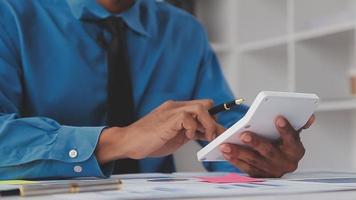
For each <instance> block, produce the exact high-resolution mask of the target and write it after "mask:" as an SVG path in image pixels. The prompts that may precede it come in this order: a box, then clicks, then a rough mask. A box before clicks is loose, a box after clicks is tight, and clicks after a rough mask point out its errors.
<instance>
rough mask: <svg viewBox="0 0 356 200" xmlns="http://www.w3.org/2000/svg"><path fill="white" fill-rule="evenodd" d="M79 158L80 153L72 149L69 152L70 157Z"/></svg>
mask: <svg viewBox="0 0 356 200" xmlns="http://www.w3.org/2000/svg"><path fill="white" fill-rule="evenodd" d="M77 156H78V151H77V150H75V149H72V150H70V151H69V157H71V158H76V157H77Z"/></svg>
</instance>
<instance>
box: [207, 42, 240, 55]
mask: <svg viewBox="0 0 356 200" xmlns="http://www.w3.org/2000/svg"><path fill="white" fill-rule="evenodd" d="M210 44H211V46H212V48H213V49H214V51H215V52H217V53H220V52H221V53H224V52H231V51H234V49H235V48H234V45H232V44H224V43H216V42H212V43H210Z"/></svg>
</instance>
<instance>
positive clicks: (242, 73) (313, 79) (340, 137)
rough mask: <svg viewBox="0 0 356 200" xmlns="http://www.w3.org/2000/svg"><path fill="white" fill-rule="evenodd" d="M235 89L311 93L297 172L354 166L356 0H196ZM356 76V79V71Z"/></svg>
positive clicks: (250, 93)
mask: <svg viewBox="0 0 356 200" xmlns="http://www.w3.org/2000/svg"><path fill="white" fill-rule="evenodd" d="M194 2H195V11H194V12H195V14H196V16H197V18H198V20H199V21H200V22H201V23H202V24H203V25H204V26H205V28H206V30H207V32H208V35H209V39H210V42H211V44H212V46H213V48H214V49H215V51H216V53H217V55H218V57H219V59H220V63H221V65H222V67H223V71H224V72H225V75H226V78H227V80H228V81H229V83H230V85H231V87H232V89H233V91H234V93H235V94H236V95H237V96H240V97H245V98H246V99H247V100H248V103H251V102H252V100H253V99H254V98H255V95H256V94H257V93H258V92H259V91H261V90H279V91H290V92H312V93H317V94H318V95H319V96H320V97H321V105H320V107H319V109H318V111H317V113H316V117H317V121H316V123H315V124H314V126H313V127H312V128H310V130H307V131H304V132H303V134H302V139H303V142H304V144H305V147H306V149H307V152H306V155H305V157H304V159H303V160H302V162H301V164H300V168H299V170H301V171H303V170H313V169H315V170H350V171H351V170H352V171H356V98H355V95H354V94H352V92H351V84H350V77H351V75H352V74H350V72H355V71H356V70H355V69H356V52H355V49H356V9H355V8H356V0H313V1H310V0H270V1H266V0H194ZM353 76H356V75H355V73H353Z"/></svg>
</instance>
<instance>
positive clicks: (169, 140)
mask: <svg viewBox="0 0 356 200" xmlns="http://www.w3.org/2000/svg"><path fill="white" fill-rule="evenodd" d="M110 16H114V17H116V18H118V19H122V20H123V21H124V23H125V26H127V28H128V31H127V40H126V42H127V44H128V45H127V54H128V59H129V60H130V74H131V76H130V78H131V81H132V95H133V103H134V108H135V110H134V111H135V118H136V122H135V123H133V124H131V125H130V126H127V127H107V124H106V118H107V90H106V89H107V84H108V83H107V82H108V78H107V77H108V68H107V62H108V61H107V57H106V51H107V49H106V45H105V44H106V43H107V42H108V41H110V39H111V37H112V36H111V34H110V33H109V32H108V31H107V29H105V28H103V27H102V26H100V25H99V23H97V22H100V21H101V20H104V19H106V18H108V17H110ZM193 99H212V100H213V101H214V102H215V103H221V102H224V101H226V100H230V99H233V95H232V93H231V92H230V90H229V87H228V85H227V84H226V82H225V80H224V78H223V75H222V73H221V70H220V68H219V64H218V62H217V59H216V56H215V55H214V53H213V51H212V49H211V47H210V46H209V44H208V40H207V37H206V35H205V33H204V31H203V28H202V27H201V25H200V24H199V23H198V22H197V21H196V20H195V19H194V18H193V17H192V16H190V15H188V14H186V13H184V12H183V11H180V10H178V9H175V8H173V7H171V6H169V5H167V4H165V3H159V2H156V1H153V0H137V1H133V0H116V1H114V0H97V1H96V0H60V1H55V0H36V1H28V0H2V1H0V179H40V178H63V177H83V176H97V177H107V176H109V175H110V174H111V171H112V161H114V160H117V159H121V158H133V159H140V160H139V168H140V172H172V171H174V166H173V160H172V157H171V155H170V154H171V153H173V152H174V151H175V150H176V149H177V148H179V147H180V146H182V145H183V144H184V143H185V142H187V141H188V140H190V139H205V140H211V139H212V138H214V137H215V136H216V135H217V134H220V133H221V132H222V131H223V128H222V127H221V126H220V125H219V124H222V125H224V126H225V127H228V126H230V125H231V124H232V123H234V122H235V121H237V120H238V119H239V118H241V117H242V116H243V115H244V113H245V112H246V107H240V108H238V109H236V110H235V111H234V112H228V113H224V114H223V115H221V116H219V120H218V122H219V124H218V123H217V122H215V120H214V119H213V118H212V117H211V116H210V115H209V114H208V112H207V109H208V108H210V107H211V106H212V104H213V103H212V101H211V100H195V101H191V100H193ZM312 121H313V118H312V119H311V120H310V121H309V123H308V124H307V125H306V127H308V126H309V125H310V124H311V123H312ZM276 125H277V128H278V130H279V131H280V135H281V140H282V141H283V142H281V143H276V142H273V141H268V140H266V139H263V138H260V137H258V136H256V135H255V134H253V133H246V134H244V135H243V136H242V140H243V141H244V142H245V143H246V144H247V145H249V146H250V147H251V148H244V147H241V146H237V145H229V144H225V145H222V146H221V151H222V152H223V154H224V156H225V158H226V159H227V160H228V161H229V162H230V164H229V163H227V162H226V163H209V164H206V167H207V169H209V170H225V171H234V170H237V168H240V169H241V170H242V171H244V172H247V173H249V174H250V175H252V176H260V177H278V176H281V175H283V174H284V173H286V172H291V171H294V170H295V168H296V166H297V164H298V162H299V160H300V159H301V158H302V156H303V154H304V148H303V145H302V143H301V142H300V139H299V134H298V133H296V131H295V130H293V129H292V128H291V126H290V125H289V124H288V122H287V121H286V120H285V119H283V118H282V117H280V118H278V119H277V120H276ZM296 136H297V137H296Z"/></svg>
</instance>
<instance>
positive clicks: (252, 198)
mask: <svg viewBox="0 0 356 200" xmlns="http://www.w3.org/2000/svg"><path fill="white" fill-rule="evenodd" d="M158 175H159V174H158ZM210 175H211V174H210ZM214 175H215V174H214ZM156 176H157V174H156ZM187 176H195V175H193V174H192V175H189V173H188V174H175V175H174V177H178V178H181V177H187ZM120 178H121V179H122V180H123V188H122V190H121V191H119V192H127V191H128V190H131V189H133V188H135V187H136V188H137V187H140V188H143V189H142V190H141V191H135V192H137V193H139V192H146V193H145V197H146V199H147V198H151V197H152V196H151V195H150V194H151V193H149V192H147V191H148V190H147V191H146V189H144V188H145V187H147V188H149V187H151V186H152V185H154V184H156V185H155V186H157V187H162V189H164V186H167V185H168V184H169V183H161V184H160V185H159V184H157V183H152V182H142V181H141V182H137V184H136V182H135V180H134V179H133V178H132V177H127V178H126V177H125V176H121V177H120ZM326 178H328V179H329V178H352V180H355V183H351V184H352V186H351V187H347V190H343V189H341V190H338V191H332V190H330V191H327V190H324V191H317V190H316V191H309V192H297V190H296V191H294V192H292V193H289V194H288V193H279V192H278V190H275V191H277V192H273V193H269V194H268V193H256V194H251V193H249V194H241V193H235V194H233V195H226V194H225V195H224V196H223V197H220V198H219V197H217V196H211V197H210V196H209V195H208V196H206V195H205V196H202V197H198V196H195V197H194V196H192V197H189V196H184V195H183V196H180V194H183V193H184V192H182V193H179V192H176V195H174V196H175V197H174V198H173V196H172V198H170V199H186V200H188V199H197V198H199V199H236V197H238V199H242V200H245V199H249V200H260V199H264V200H272V199H273V200H279V199H281V200H282V199H283V200H285V199H291V200H294V199H296V200H297V199H298V200H303V199H316V200H318V199H322V200H329V199H330V200H331V199H332V200H335V199H337V200H344V199H345V200H348V199H355V198H356V173H342V172H341V173H340V172H308V173H297V174H291V175H288V176H286V177H284V178H283V179H273V180H272V181H274V180H276V181H277V182H278V181H281V182H283V181H285V180H288V181H290V180H296V179H326ZM293 182H298V181H293ZM268 183H269V182H268ZM189 184H191V182H189V181H188V182H186V183H184V187H196V185H195V186H194V185H189ZM202 184H203V183H202ZM205 184H206V183H205ZM205 186H206V185H205ZM205 186H204V185H202V187H205ZM179 187H182V184H180V185H177V188H179ZM311 187H313V185H311ZM162 191H163V192H167V194H168V193H170V194H171V193H172V191H168V190H166V191H164V190H162ZM266 191H267V190H266ZM119 192H118V191H116V192H111V193H110V192H101V193H82V194H73V195H71V194H66V195H53V196H40V197H39V196H36V197H26V198H23V197H22V198H21V197H6V198H5V197H3V198H2V199H4V200H20V199H21V200H23V199H28V200H49V199H54V200H64V199H79V200H80V199H95V200H98V199H128V198H123V196H121V195H120V193H119ZM173 192H174V191H173ZM200 192H202V191H200ZM267 192H268V191H267ZM197 193H199V191H197ZM121 194H123V193H121ZM142 194H143V193H142ZM141 197H142V196H141ZM129 199H135V198H134V197H132V198H129ZM141 199H142V198H141ZM154 199H156V197H155V198H154ZM157 199H159V198H157ZM165 199H167V198H165Z"/></svg>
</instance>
